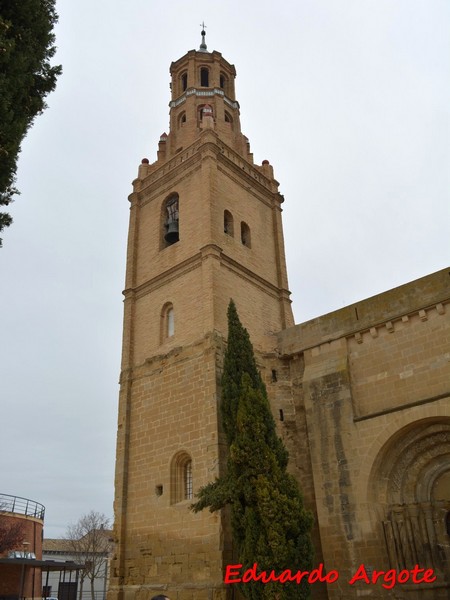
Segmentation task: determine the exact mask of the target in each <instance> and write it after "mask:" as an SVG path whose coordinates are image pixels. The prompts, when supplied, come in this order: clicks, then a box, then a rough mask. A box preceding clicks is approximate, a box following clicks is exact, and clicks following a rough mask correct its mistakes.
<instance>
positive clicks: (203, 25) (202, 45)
mask: <svg viewBox="0 0 450 600" xmlns="http://www.w3.org/2000/svg"><path fill="white" fill-rule="evenodd" d="M200 27H201V28H202V43H201V44H200V51H201V52H206V48H207V47H206V42H205V35H206V31H205V29H206V25H205V22H204V21H202V23H201V25H200Z"/></svg>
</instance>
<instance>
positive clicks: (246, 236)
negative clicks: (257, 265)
mask: <svg viewBox="0 0 450 600" xmlns="http://www.w3.org/2000/svg"><path fill="white" fill-rule="evenodd" d="M241 242H242V243H243V245H244V246H247V248H251V246H252V243H251V237H250V227H249V226H248V225H247V223H244V221H242V223H241Z"/></svg>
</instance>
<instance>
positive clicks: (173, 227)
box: [164, 221, 180, 244]
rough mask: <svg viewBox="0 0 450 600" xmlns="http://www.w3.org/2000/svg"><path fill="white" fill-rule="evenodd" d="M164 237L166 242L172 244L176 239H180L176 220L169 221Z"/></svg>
mask: <svg viewBox="0 0 450 600" xmlns="http://www.w3.org/2000/svg"><path fill="white" fill-rule="evenodd" d="M164 239H165V240H166V242H167V243H168V244H174V243H175V242H178V240H179V239H180V236H179V233H178V221H171V222H170V223H169V224H168V226H167V232H166V234H165V235H164Z"/></svg>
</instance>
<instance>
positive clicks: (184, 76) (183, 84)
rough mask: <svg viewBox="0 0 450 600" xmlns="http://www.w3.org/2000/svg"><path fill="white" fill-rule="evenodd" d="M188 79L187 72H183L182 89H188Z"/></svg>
mask: <svg viewBox="0 0 450 600" xmlns="http://www.w3.org/2000/svg"><path fill="white" fill-rule="evenodd" d="M187 81H188V79H187V73H183V74H182V75H181V89H182V90H183V92H185V91H186V90H187Z"/></svg>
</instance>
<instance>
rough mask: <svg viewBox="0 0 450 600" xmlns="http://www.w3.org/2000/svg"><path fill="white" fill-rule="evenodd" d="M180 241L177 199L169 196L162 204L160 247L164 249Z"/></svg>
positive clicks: (174, 196)
mask: <svg viewBox="0 0 450 600" xmlns="http://www.w3.org/2000/svg"><path fill="white" fill-rule="evenodd" d="M179 240H180V223H179V197H178V194H171V195H170V196H169V197H168V198H167V199H166V200H165V201H164V202H163V204H162V239H161V246H162V248H166V247H167V246H171V245H172V244H176V242H178V241H179Z"/></svg>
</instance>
